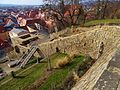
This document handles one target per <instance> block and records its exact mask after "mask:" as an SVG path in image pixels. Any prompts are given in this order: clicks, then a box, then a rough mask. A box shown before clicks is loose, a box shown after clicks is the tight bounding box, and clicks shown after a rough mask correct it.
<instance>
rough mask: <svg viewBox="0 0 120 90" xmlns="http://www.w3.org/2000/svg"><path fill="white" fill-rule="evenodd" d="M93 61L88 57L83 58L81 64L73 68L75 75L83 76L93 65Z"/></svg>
mask: <svg viewBox="0 0 120 90" xmlns="http://www.w3.org/2000/svg"><path fill="white" fill-rule="evenodd" d="M93 63H94V60H93V59H92V58H91V57H90V56H89V55H87V56H85V59H84V60H83V62H82V63H79V64H78V65H77V66H76V68H75V73H76V74H77V75H78V76H79V77H81V76H83V75H84V74H85V73H86V71H87V70H88V69H89V68H90V67H91V66H92V65H93Z"/></svg>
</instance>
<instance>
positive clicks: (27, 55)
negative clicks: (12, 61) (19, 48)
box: [16, 46, 38, 67]
mask: <svg viewBox="0 0 120 90" xmlns="http://www.w3.org/2000/svg"><path fill="white" fill-rule="evenodd" d="M37 49H38V47H37V46H32V47H31V48H30V50H29V51H26V52H25V54H24V55H23V56H22V57H21V58H20V59H19V60H18V62H17V63H16V65H19V66H20V67H24V66H25V65H26V64H27V62H28V61H29V59H30V58H31V57H32V55H33V54H34V53H35V52H36V51H37Z"/></svg>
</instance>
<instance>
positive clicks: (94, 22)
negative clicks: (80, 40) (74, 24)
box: [84, 19, 120, 26]
mask: <svg viewBox="0 0 120 90" xmlns="http://www.w3.org/2000/svg"><path fill="white" fill-rule="evenodd" d="M100 24H120V19H105V20H92V21H88V22H86V23H85V24H84V26H95V25H100Z"/></svg>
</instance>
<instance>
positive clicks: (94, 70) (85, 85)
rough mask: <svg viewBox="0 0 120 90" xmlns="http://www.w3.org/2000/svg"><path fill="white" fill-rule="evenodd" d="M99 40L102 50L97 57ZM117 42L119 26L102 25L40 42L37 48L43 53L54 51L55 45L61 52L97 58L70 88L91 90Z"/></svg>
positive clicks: (105, 66) (118, 39) (119, 41)
mask: <svg viewBox="0 0 120 90" xmlns="http://www.w3.org/2000/svg"><path fill="white" fill-rule="evenodd" d="M101 42H103V44H104V50H103V53H102V55H101V57H99V58H98V55H99V50H100V44H101ZM119 44H120V28H119V27H116V26H109V27H108V26H103V27H102V28H96V29H94V30H91V31H87V32H84V33H80V34H77V35H72V36H69V37H65V38H59V39H57V40H54V41H52V42H48V43H43V44H40V45H39V48H40V50H41V51H42V52H43V53H44V54H45V55H51V54H53V53H55V52H56V47H58V48H59V49H60V51H61V52H66V53H68V54H69V53H77V54H78V53H81V54H89V55H90V56H91V57H92V58H94V59H98V60H97V62H96V63H95V64H94V65H93V66H92V67H91V68H90V69H89V70H88V72H87V73H86V74H85V75H84V76H83V77H82V78H81V79H80V80H79V81H78V83H77V84H76V85H75V87H74V88H73V89H72V90H92V88H93V87H94V85H95V83H96V82H97V80H98V79H99V77H100V76H101V74H102V73H103V72H104V70H105V69H106V68H107V65H108V63H109V61H110V59H111V58H112V55H113V54H114V52H115V51H116V50H117V47H118V45H119Z"/></svg>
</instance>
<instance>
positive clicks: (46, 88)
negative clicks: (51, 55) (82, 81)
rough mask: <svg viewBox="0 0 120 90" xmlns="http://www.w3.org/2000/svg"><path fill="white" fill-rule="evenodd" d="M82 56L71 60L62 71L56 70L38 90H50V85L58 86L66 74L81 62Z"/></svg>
mask: <svg viewBox="0 0 120 90" xmlns="http://www.w3.org/2000/svg"><path fill="white" fill-rule="evenodd" d="M83 58H84V57H83V56H78V57H76V58H74V59H73V61H72V62H71V63H70V64H69V65H68V66H66V67H64V68H62V69H57V70H56V71H55V72H54V73H52V74H51V75H50V76H49V78H48V79H47V80H46V81H45V83H44V84H43V85H42V86H41V87H39V90H50V88H51V85H52V86H53V85H59V84H61V82H62V81H63V80H64V79H65V77H66V76H67V75H68V73H69V72H70V71H71V70H72V69H74V68H75V66H76V65H77V64H78V63H80V62H81V61H82V60H83Z"/></svg>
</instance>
